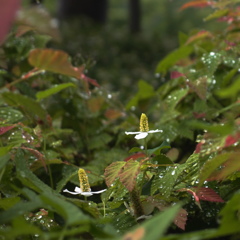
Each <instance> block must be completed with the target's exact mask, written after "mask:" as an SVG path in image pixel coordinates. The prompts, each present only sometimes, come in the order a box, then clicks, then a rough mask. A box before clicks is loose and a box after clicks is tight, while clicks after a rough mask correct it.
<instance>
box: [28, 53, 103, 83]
mask: <svg viewBox="0 0 240 240" xmlns="http://www.w3.org/2000/svg"><path fill="white" fill-rule="evenodd" d="M28 61H29V63H30V64H31V65H32V66H34V67H36V68H38V69H40V70H46V71H50V72H54V73H59V74H64V75H67V76H71V77H75V78H77V79H83V80H84V81H87V82H89V83H91V84H93V85H95V86H99V85H98V83H97V82H96V80H94V79H91V78H89V77H87V76H85V75H84V74H83V67H73V66H72V65H71V63H70V61H69V55H68V54H67V53H66V52H64V51H61V50H54V49H34V50H32V51H31V52H30V54H29V56H28Z"/></svg>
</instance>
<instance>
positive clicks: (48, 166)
mask: <svg viewBox="0 0 240 240" xmlns="http://www.w3.org/2000/svg"><path fill="white" fill-rule="evenodd" d="M46 145H47V144H46V139H45V137H44V139H43V152H44V155H45V160H46V165H47V169H48V174H49V179H50V185H51V188H52V189H53V177H52V170H51V167H50V164H49V161H48V157H47V154H46V153H47V147H46Z"/></svg>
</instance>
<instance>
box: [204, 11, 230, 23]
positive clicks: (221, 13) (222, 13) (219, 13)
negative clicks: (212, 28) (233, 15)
mask: <svg viewBox="0 0 240 240" xmlns="http://www.w3.org/2000/svg"><path fill="white" fill-rule="evenodd" d="M228 12H229V10H228V9H220V10H216V11H215V12H213V13H211V14H210V15H208V16H207V17H206V18H204V21H209V20H212V19H215V18H220V17H223V16H226V15H227V13H228Z"/></svg>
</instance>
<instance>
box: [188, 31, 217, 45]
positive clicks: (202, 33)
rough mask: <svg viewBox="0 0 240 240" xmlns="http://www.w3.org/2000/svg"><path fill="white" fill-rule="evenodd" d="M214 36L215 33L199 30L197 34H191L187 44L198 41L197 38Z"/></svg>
mask: <svg viewBox="0 0 240 240" xmlns="http://www.w3.org/2000/svg"><path fill="white" fill-rule="evenodd" d="M212 36H213V35H212V34H211V33H210V32H208V31H205V30H202V31H200V32H198V33H197V34H195V35H193V36H191V37H190V38H189V39H188V40H187V42H186V44H189V43H191V42H194V41H197V40H199V39H203V38H211V37H212Z"/></svg>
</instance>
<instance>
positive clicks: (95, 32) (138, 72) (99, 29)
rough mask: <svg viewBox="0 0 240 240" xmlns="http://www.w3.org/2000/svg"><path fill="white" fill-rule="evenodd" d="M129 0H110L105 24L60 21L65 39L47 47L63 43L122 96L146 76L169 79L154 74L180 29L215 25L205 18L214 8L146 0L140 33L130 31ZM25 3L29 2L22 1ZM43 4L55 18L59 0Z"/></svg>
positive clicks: (176, 0)
mask: <svg viewBox="0 0 240 240" xmlns="http://www.w3.org/2000/svg"><path fill="white" fill-rule="evenodd" d="M128 2H129V1H128V0H114V1H113V0H110V1H109V9H108V16H107V22H106V24H105V25H104V26H98V25H94V24H92V22H86V21H84V22H81V23H79V22H78V21H76V19H75V20H71V21H65V22H61V23H60V25H59V27H60V33H61V39H62V40H61V42H60V43H56V42H53V43H52V44H51V45H50V46H49V47H53V48H60V49H63V50H65V51H67V52H68V53H70V55H71V56H72V57H73V63H74V64H75V65H79V64H84V65H85V66H86V69H87V71H88V76H89V77H91V78H94V79H96V80H97V81H98V82H99V83H100V84H101V86H103V87H104V88H106V89H108V90H111V91H116V92H118V93H119V95H120V98H121V99H122V100H123V101H126V100H127V99H129V98H131V92H135V91H136V89H137V82H138V81H139V80H140V79H144V80H145V81H147V82H149V83H150V84H151V85H153V86H154V87H159V86H160V85H161V84H162V83H163V82H164V81H165V79H161V76H159V75H155V68H156V65H157V63H158V62H159V61H160V60H161V59H162V58H163V57H164V56H165V55H167V53H169V52H170V51H171V50H173V49H174V48H176V47H177V46H178V36H179V32H183V33H186V34H187V33H189V31H190V30H191V31H192V30H193V29H210V30H211V29H215V28H216V27H217V26H216V24H214V25H212V24H211V22H204V21H203V16H206V15H207V13H206V11H208V10H209V12H210V9H200V10H199V9H193V8H191V9H187V10H183V11H181V10H180V7H181V6H182V5H183V4H184V3H186V2H187V0H172V1H171V0H161V1H156V0H142V1H141V14H142V16H141V17H142V19H141V32H140V33H137V34H131V33H130V31H129V9H128V8H129V6H128ZM23 6H25V7H27V6H29V1H28V0H24V1H23ZM43 6H44V8H46V9H47V11H49V12H50V14H51V15H52V16H53V17H57V9H58V1H57V0H52V1H44V4H43ZM215 30H216V29H215Z"/></svg>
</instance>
